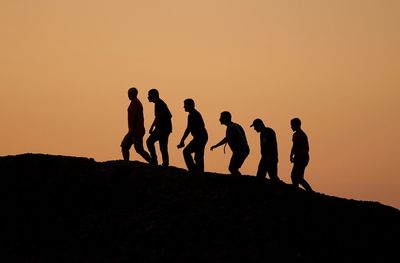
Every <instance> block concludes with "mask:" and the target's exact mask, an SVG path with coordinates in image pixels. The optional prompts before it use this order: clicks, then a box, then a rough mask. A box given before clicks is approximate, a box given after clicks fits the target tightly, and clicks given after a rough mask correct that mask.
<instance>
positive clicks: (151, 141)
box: [146, 132, 159, 164]
mask: <svg viewBox="0 0 400 263" xmlns="http://www.w3.org/2000/svg"><path fill="white" fill-rule="evenodd" d="M158 140H159V138H158V134H157V133H155V132H153V133H152V134H150V136H149V138H147V140H146V145H147V149H148V150H149V152H150V156H151V163H152V164H158V161H157V153H156V148H155V146H154V144H155V143H156V141H158Z"/></svg>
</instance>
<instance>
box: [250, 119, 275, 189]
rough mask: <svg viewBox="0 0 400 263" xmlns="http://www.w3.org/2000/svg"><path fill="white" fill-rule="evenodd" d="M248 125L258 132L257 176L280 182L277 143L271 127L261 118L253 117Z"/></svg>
mask: <svg viewBox="0 0 400 263" xmlns="http://www.w3.org/2000/svg"><path fill="white" fill-rule="evenodd" d="M250 127H254V130H255V131H256V132H258V133H260V147H261V159H260V163H259V164H258V170H257V177H258V178H265V177H266V175H267V174H268V175H269V178H270V179H271V180H272V181H273V182H280V180H279V178H278V143H277V141H276V135H275V132H274V130H273V129H271V128H269V127H266V126H265V125H264V122H263V121H262V120H261V119H255V120H254V121H253V124H252V125H251V126H250Z"/></svg>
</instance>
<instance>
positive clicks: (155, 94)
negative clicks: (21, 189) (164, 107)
mask: <svg viewBox="0 0 400 263" xmlns="http://www.w3.org/2000/svg"><path fill="white" fill-rule="evenodd" d="M147 98H148V99H149V101H150V102H156V101H157V100H158V99H159V98H160V94H159V93H158V90H156V89H151V90H149V93H148V96H147Z"/></svg>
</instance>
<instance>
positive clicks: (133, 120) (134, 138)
mask: <svg viewBox="0 0 400 263" xmlns="http://www.w3.org/2000/svg"><path fill="white" fill-rule="evenodd" d="M137 95H138V90H137V89H136V88H130V89H129V90H128V97H129V99H130V100H131V103H130V104H129V107H128V129H129V130H128V133H127V134H126V135H125V137H124V139H123V140H122V142H121V150H122V156H123V158H124V160H125V161H129V150H130V148H131V146H132V144H133V145H134V147H135V150H136V152H137V153H138V154H140V155H141V156H142V157H143V159H145V160H146V161H147V162H150V161H151V158H150V155H149V154H148V153H147V152H146V151H145V150H144V148H143V136H144V134H145V128H144V117H143V106H142V103H141V102H140V100H139V99H138V98H137Z"/></svg>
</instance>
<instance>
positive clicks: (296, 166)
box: [290, 118, 313, 192]
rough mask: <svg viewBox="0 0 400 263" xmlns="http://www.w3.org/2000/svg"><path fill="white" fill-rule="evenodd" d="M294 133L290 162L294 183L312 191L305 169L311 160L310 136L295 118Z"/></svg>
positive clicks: (292, 125) (291, 124)
mask: <svg viewBox="0 0 400 263" xmlns="http://www.w3.org/2000/svg"><path fill="white" fill-rule="evenodd" d="M290 126H291V128H292V130H293V131H294V133H293V139H292V141H293V146H292V150H291V151H290V162H292V163H293V169H292V174H291V179H292V184H293V185H294V186H296V187H298V186H299V185H301V186H303V187H304V189H305V190H307V191H309V192H312V191H313V190H312V188H311V186H310V185H309V184H308V182H307V181H306V180H305V179H304V171H305V169H306V167H307V165H308V162H309V160H310V156H309V154H308V152H309V145H308V138H307V135H306V133H305V132H304V131H303V130H302V129H301V121H300V119H299V118H294V119H292V120H291V121H290Z"/></svg>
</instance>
